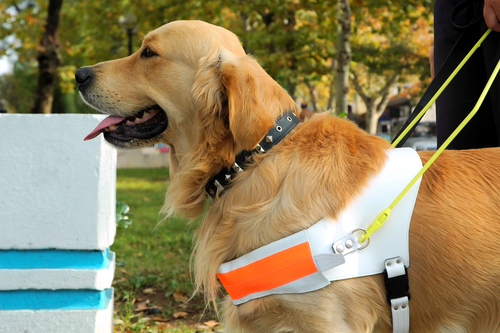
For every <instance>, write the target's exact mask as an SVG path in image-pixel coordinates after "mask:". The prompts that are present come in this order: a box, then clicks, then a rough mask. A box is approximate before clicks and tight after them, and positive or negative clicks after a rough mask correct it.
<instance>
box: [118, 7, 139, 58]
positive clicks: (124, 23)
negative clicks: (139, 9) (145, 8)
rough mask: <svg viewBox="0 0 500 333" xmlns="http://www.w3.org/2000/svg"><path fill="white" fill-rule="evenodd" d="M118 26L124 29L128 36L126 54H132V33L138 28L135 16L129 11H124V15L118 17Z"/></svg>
mask: <svg viewBox="0 0 500 333" xmlns="http://www.w3.org/2000/svg"><path fill="white" fill-rule="evenodd" d="M118 22H119V23H120V26H121V27H122V28H123V30H125V32H126V33H127V36H128V55H131V54H132V35H133V34H136V33H137V31H138V30H139V26H138V25H137V18H136V17H135V15H134V14H132V13H131V12H128V13H126V14H125V15H122V16H120V18H119V19H118Z"/></svg>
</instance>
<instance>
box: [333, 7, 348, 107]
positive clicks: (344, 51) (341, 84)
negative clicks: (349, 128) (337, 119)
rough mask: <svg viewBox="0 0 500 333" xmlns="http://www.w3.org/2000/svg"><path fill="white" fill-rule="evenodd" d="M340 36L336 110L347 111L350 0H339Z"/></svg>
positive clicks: (338, 38)
mask: <svg viewBox="0 0 500 333" xmlns="http://www.w3.org/2000/svg"><path fill="white" fill-rule="evenodd" d="M337 1H338V2H337V6H338V19H337V20H338V30H339V33H338V37H337V40H338V41H337V45H338V46H337V48H338V50H337V52H338V56H337V60H338V65H337V77H336V88H337V91H336V93H335V101H336V103H335V104H336V105H335V112H336V113H337V114H339V115H340V114H342V113H343V112H347V93H348V92H349V68H350V64H351V43H350V42H349V39H350V37H351V6H350V5H349V0H337Z"/></svg>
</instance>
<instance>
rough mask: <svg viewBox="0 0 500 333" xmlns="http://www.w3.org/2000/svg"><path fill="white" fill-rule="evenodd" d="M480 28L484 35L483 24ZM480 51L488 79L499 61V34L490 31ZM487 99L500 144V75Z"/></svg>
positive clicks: (484, 25)
mask: <svg viewBox="0 0 500 333" xmlns="http://www.w3.org/2000/svg"><path fill="white" fill-rule="evenodd" d="M481 28H482V29H481V31H482V32H483V33H484V32H485V31H486V30H487V27H486V24H483V25H482V27H481ZM481 49H482V52H483V59H484V64H485V66H486V74H487V76H488V77H490V75H491V74H492V72H493V69H495V66H496V65H497V63H498V61H499V60H500V32H495V31H492V32H491V33H490V34H489V36H488V38H486V40H485V41H484V42H483V45H482V46H481ZM488 97H489V100H490V103H491V112H492V113H493V118H494V121H495V128H496V132H497V137H498V144H500V73H499V74H497V77H496V78H495V81H493V84H492V85H491V88H490V93H489V96H488ZM498 144H497V145H498Z"/></svg>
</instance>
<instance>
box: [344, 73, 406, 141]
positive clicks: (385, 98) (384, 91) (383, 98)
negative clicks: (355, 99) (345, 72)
mask: <svg viewBox="0 0 500 333" xmlns="http://www.w3.org/2000/svg"><path fill="white" fill-rule="evenodd" d="M398 79H399V75H397V74H393V75H392V76H391V77H390V78H389V79H388V80H387V82H386V84H385V85H384V87H382V88H381V89H380V90H379V91H377V92H376V93H375V94H373V95H374V96H376V97H373V96H369V95H368V94H367V93H366V92H365V91H364V89H363V87H361V85H360V83H359V79H358V76H357V74H356V71H354V70H353V71H352V82H353V83H354V88H355V89H356V92H357V93H358V94H359V96H360V97H361V99H362V100H363V102H364V103H365V106H366V118H365V119H366V124H365V130H366V131H367V132H368V133H370V134H377V124H378V119H379V118H380V116H381V115H382V113H384V111H385V108H386V107H387V104H388V103H389V94H390V88H391V86H392V85H393V84H394V83H396V81H397V80H398ZM378 98H380V101H379V102H378V103H377V104H375V101H376V100H377V99H378Z"/></svg>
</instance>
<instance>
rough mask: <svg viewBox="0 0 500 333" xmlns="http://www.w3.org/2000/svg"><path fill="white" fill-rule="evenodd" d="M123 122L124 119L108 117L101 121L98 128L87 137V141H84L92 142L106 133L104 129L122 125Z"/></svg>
mask: <svg viewBox="0 0 500 333" xmlns="http://www.w3.org/2000/svg"><path fill="white" fill-rule="evenodd" d="M123 120H125V118H124V117H116V116H109V117H107V118H106V119H104V120H103V121H101V122H100V123H99V125H97V127H96V128H95V129H94V130H93V131H92V132H90V134H89V135H87V136H86V137H85V139H83V141H87V140H92V139H93V138H95V137H96V136H98V135H99V134H101V133H102V132H104V129H105V128H106V127H108V126H111V125H115V124H118V123H121V122H122V121H123Z"/></svg>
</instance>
